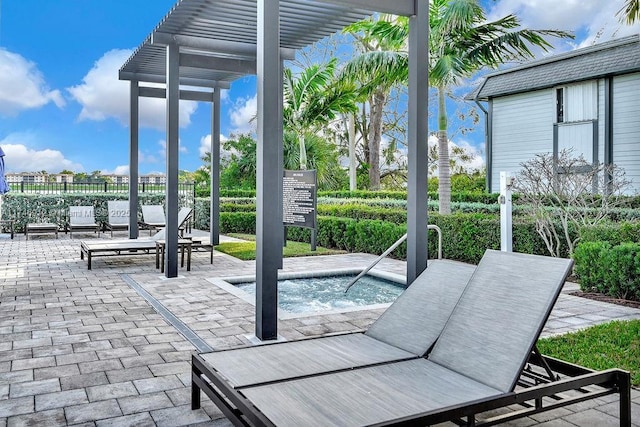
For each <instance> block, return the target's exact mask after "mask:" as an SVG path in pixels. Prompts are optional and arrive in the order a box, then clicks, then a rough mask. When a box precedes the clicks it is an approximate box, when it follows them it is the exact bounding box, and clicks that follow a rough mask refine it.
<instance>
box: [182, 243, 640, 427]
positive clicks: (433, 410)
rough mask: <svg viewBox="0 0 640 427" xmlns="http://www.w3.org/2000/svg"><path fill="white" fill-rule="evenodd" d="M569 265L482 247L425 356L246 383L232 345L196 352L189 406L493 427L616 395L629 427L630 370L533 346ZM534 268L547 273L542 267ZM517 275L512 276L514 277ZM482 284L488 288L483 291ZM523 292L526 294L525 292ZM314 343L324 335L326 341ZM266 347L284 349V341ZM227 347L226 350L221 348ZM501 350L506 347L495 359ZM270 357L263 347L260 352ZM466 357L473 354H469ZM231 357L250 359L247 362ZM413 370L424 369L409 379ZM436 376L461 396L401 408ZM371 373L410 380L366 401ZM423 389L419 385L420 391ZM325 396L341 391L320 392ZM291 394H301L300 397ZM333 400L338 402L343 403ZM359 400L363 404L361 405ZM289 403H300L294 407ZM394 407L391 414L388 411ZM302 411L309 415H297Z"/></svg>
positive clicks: (258, 418)
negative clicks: (206, 403) (590, 364)
mask: <svg viewBox="0 0 640 427" xmlns="http://www.w3.org/2000/svg"><path fill="white" fill-rule="evenodd" d="M571 264H572V263H571V262H570V261H569V260H560V259H548V260H546V259H544V257H540V256H536V255H523V254H511V253H510V254H506V253H502V252H499V251H487V253H485V256H483V259H482V260H481V261H480V264H479V265H478V267H477V268H476V270H475V272H474V273H473V276H472V278H471V279H470V280H469V283H468V284H467V286H466V289H465V291H464V293H463V294H462V297H460V299H459V300H458V302H457V304H456V305H455V308H454V309H453V311H452V312H451V314H450V316H449V317H448V320H447V322H446V325H445V326H444V329H443V330H442V332H441V333H440V335H439V337H438V339H437V341H436V343H435V345H434V346H433V347H432V349H431V350H430V351H429V352H428V353H425V354H421V355H415V356H414V357H412V356H411V355H409V356H408V357H407V358H406V360H401V361H398V360H389V361H382V362H380V363H369V364H367V363H363V364H360V365H351V366H344V365H340V366H338V367H337V368H336V369H332V368H331V367H329V368H328V369H325V370H323V371H318V372H313V371H304V370H300V371H294V372H295V374H294V375H293V376H292V375H286V376H282V375H280V376H268V375H267V376H260V375H256V376H254V380H253V382H251V383H250V382H248V381H246V380H243V378H246V373H247V371H246V368H245V367H243V366H242V364H239V363H238V362H237V361H236V360H233V358H234V357H236V358H237V357H242V356H241V355H239V356H236V355H234V354H233V351H234V350H235V349H230V350H224V351H222V352H221V353H223V354H222V355H220V356H217V354H219V352H213V353H210V355H209V354H202V355H199V354H195V355H193V357H192V402H191V403H192V408H193V409H198V408H199V407H200V404H201V401H200V399H201V392H202V391H204V392H205V394H206V395H207V396H208V397H209V398H211V400H212V401H213V402H214V403H215V404H216V405H217V406H218V408H219V409H220V410H221V411H222V412H223V413H224V414H225V415H226V416H227V417H228V418H229V420H231V421H232V422H233V423H234V424H235V425H245V426H246V425H253V426H272V425H275V423H276V422H279V421H277V420H280V421H282V422H285V423H286V422H289V423H291V424H292V425H294V423H303V422H305V421H309V422H313V420H315V419H314V418H312V417H313V415H314V414H315V415H317V416H319V417H322V421H321V422H326V423H332V422H338V420H341V419H342V418H336V417H340V416H347V417H348V416H349V414H352V413H353V415H354V419H353V420H351V424H354V423H364V424H367V425H369V424H371V425H420V426H422V425H432V424H437V423H441V422H445V421H453V422H454V423H456V424H459V425H467V426H479V425H495V424H498V423H502V422H506V421H510V420H513V419H517V418H522V417H526V416H529V415H533V414H536V413H539V412H544V411H548V410H551V409H555V408H559V407H562V406H567V405H571V404H574V403H578V402H582V401H585V400H589V399H593V398H597V397H601V396H606V395H609V394H614V393H618V394H619V395H620V399H619V402H620V425H621V426H630V425H631V377H630V374H629V373H628V372H626V371H623V370H620V369H610V370H606V371H601V372H596V371H593V370H590V369H587V368H584V367H581V366H578V365H574V364H570V363H567V362H563V361H560V360H557V359H553V358H550V357H545V356H542V355H541V354H540V352H539V351H538V350H537V348H536V346H535V342H536V341H537V338H538V337H539V335H540V333H541V332H542V328H543V326H544V324H545V323H546V321H547V320H548V318H549V315H550V313H551V310H552V308H553V305H554V303H555V301H556V299H557V297H558V295H559V294H560V291H561V288H562V284H563V283H564V280H565V279H566V276H567V275H568V273H569V272H570V270H571ZM509 265H514V266H515V265H517V268H515V270H514V269H513V268H511V267H509ZM541 269H544V273H543V272H542V270H541ZM428 271H429V270H428V269H427V270H426V272H428ZM516 271H517V273H516ZM533 271H540V272H541V274H540V275H537V276H534V275H531V272H533ZM496 278H497V280H496ZM514 279H515V280H518V281H517V282H514ZM494 283H495V286H493V284H494ZM489 284H491V285H492V287H488V286H487V285H489ZM534 284H539V287H537V286H536V287H533V286H532V285H534ZM410 289H412V288H411V287H410V288H409V290H410ZM525 289H526V290H527V292H524V293H523V291H524V290H525ZM529 290H531V291H529ZM436 298H437V297H436ZM529 301H530V302H531V306H530V310H529V311H527V312H523V315H522V316H517V317H518V319H520V320H521V321H522V323H521V324H520V323H519V324H518V325H517V327H516V325H512V326H511V327H510V328H509V333H508V335H507V336H508V338H505V337H503V335H500V334H498V335H495V333H496V332H497V331H503V330H505V328H504V324H503V323H502V322H501V321H500V319H503V320H504V319H505V316H507V315H512V314H513V313H514V310H515V309H516V308H517V307H522V304H523V303H525V302H529ZM394 304H395V303H394ZM486 304H488V305H489V306H490V307H492V308H493V310H495V314H493V313H494V312H493V311H491V312H490V313H491V314H487V313H482V312H480V311H478V310H479V309H480V310H481V307H485V305H486ZM514 304H515V305H514ZM410 311H411V310H409V312H410ZM385 313H386V312H385ZM470 313H471V314H472V315H473V313H478V315H477V317H476V318H474V319H473V321H474V325H477V326H473V327H471V328H469V321H468V316H469V314H470ZM383 316H384V314H383ZM370 329H371V328H370ZM492 333H493V334H494V335H491V334H492ZM460 337H463V338H460ZM315 339H317V340H322V339H323V337H318V338H315ZM505 339H509V340H510V341H505ZM467 340H469V341H468V342H467ZM269 345H274V346H278V345H283V346H285V345H287V343H274V344H269ZM291 345H294V344H293V343H291ZM525 346H526V347H525ZM307 347H309V346H307ZM311 347H315V346H311ZM227 351H229V352H231V353H228V354H224V353H225V352H227ZM243 351H244V350H243ZM291 351H292V350H291V349H289V354H291V355H294V353H292V352H291ZM500 352H510V353H505V355H507V354H508V356H507V357H504V358H500V357H499V356H500ZM272 353H274V352H271V351H270V350H269V351H264V352H259V353H258V354H272ZM277 353H278V352H275V353H274V354H277ZM241 354H242V353H241ZM414 354H415V353H414ZM469 357H472V358H473V360H469ZM495 357H498V360H500V362H501V363H503V365H500V369H496V372H493V371H492V370H491V367H492V366H495V362H494V360H496V359H494V358H495ZM229 360H232V364H231V365H229V362H226V361H229ZM238 360H244V361H245V362H247V361H246V360H245V359H238ZM256 360H259V359H256ZM245 365H246V363H245ZM249 366H253V365H249ZM496 367H497V366H496ZM448 373H450V375H449V374H448ZM415 374H422V375H421V376H419V377H416V376H414V375H415ZM442 374H446V375H449V377H448V378H449V380H450V381H453V383H452V384H454V385H452V386H451V387H454V388H455V387H463V388H462V389H461V390H463V391H464V392H463V393H462V394H461V395H459V397H458V398H456V397H455V396H453V395H452V390H454V389H453V388H449V389H447V388H446V387H445V388H444V389H442V392H443V395H442V396H441V397H438V398H437V399H434V400H429V398H428V395H427V394H422V395H419V396H420V397H416V398H415V399H407V405H406V406H405V405H404V404H403V400H404V399H403V397H402V393H403V392H402V390H403V389H407V390H412V391H413V392H416V391H420V390H424V391H425V393H435V394H433V396H438V394H437V393H439V390H441V389H440V388H433V387H442V386H443V385H444V383H443V384H441V385H440V386H434V385H431V388H429V384H431V383H430V382H429V378H437V379H439V380H440V382H441V383H442V382H443V381H446V380H445V379H444V378H443V377H435V376H434V377H429V375H438V376H440V375H442ZM377 375H381V376H382V378H386V377H385V376H387V377H389V378H391V377H390V376H391V375H398V378H399V381H402V378H404V380H407V379H408V378H409V376H411V377H412V381H410V382H409V383H407V384H404V383H399V382H396V383H395V386H394V387H390V388H389V392H393V393H396V394H394V395H393V396H391V395H389V398H385V395H384V394H375V393H374V394H373V396H372V398H371V399H368V397H367V396H368V393H367V392H366V391H365V390H364V389H363V388H362V386H358V385H355V384H356V383H354V382H353V381H363V384H369V385H370V386H374V387H377V386H380V387H383V382H384V380H381V381H382V382H380V383H376V382H375V378H376V376H377ZM446 375H445V377H446ZM419 378H422V380H421V379H419ZM423 381H427V383H423ZM352 384H353V386H351V385H352ZM374 384H375V385H374ZM435 384H438V383H437V382H435ZM422 385H424V386H426V387H425V388H422ZM316 387H317V389H316ZM340 387H346V388H344V389H343V388H340ZM347 390H348V391H347ZM316 391H317V393H316ZM331 392H338V393H341V394H339V396H335V395H329V394H327V393H331ZM350 392H355V393H358V394H357V395H356V396H351V395H349V394H348V393H350ZM269 393H275V394H274V397H273V398H272V397H270V396H271V395H270V394H269ZM300 393H302V394H300ZM323 393H324V394H323ZM398 393H400V394H398ZM298 396H304V398H300V399H298ZM325 396H327V398H326V399H325V398H324V397H325ZM329 396H331V397H329ZM452 396H453V397H452ZM461 396H467V397H464V398H463V397H461ZM340 397H342V398H345V399H342V400H341V399H340ZM347 398H350V399H347ZM358 398H363V399H365V400H364V401H358ZM421 399H424V400H421ZM292 400H293V401H295V402H297V403H296V404H292V403H293V401H292ZM331 401H333V404H335V405H336V408H335V409H336V412H334V411H330V410H327V409H330V408H327V407H326V406H324V405H327V404H331V403H328V402H331ZM383 401H386V404H385V405H383V406H381V411H380V412H376V413H377V414H380V417H377V416H369V415H370V414H369V413H368V412H367V411H368V410H372V409H373V408H374V407H375V405H376V402H378V403H382V402H383ZM276 402H277V403H276ZM323 402H324V403H323ZM394 402H395V403H394ZM437 402H442V403H437ZM447 402H448V403H447ZM360 403H362V404H360ZM423 404H424V406H422V405H423ZM280 405H283V406H280ZM352 405H353V406H352ZM395 405H398V406H397V407H396V406H395ZM513 405H518V406H519V408H513V407H511V408H508V409H506V410H504V411H498V412H499V414H498V415H496V412H489V411H495V410H496V409H500V408H505V407H509V406H513ZM393 408H397V409H398V410H397V411H394V410H392V409H393ZM405 408H406V409H405ZM306 410H310V411H311V412H302V411H306ZM288 411H291V412H288ZM313 411H315V413H314V412H313ZM358 411H360V412H358ZM331 414H336V415H331ZM478 416H480V417H478ZM476 418H479V419H476ZM294 420H295V421H294ZM356 420H359V421H356ZM338 423H339V422H338ZM316 424H318V422H316Z"/></svg>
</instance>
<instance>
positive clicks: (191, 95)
mask: <svg viewBox="0 0 640 427" xmlns="http://www.w3.org/2000/svg"><path fill="white" fill-rule="evenodd" d="M213 94H214V92H200V91H195V90H181V91H180V100H181V101H199V102H213ZM139 96H142V97H144V98H161V99H165V98H166V97H167V90H166V89H164V88H161V87H144V86H141V87H140V89H139Z"/></svg>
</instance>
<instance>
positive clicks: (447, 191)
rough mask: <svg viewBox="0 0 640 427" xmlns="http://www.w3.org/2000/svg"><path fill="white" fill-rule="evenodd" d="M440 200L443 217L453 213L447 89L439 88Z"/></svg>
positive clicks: (440, 210)
mask: <svg viewBox="0 0 640 427" xmlns="http://www.w3.org/2000/svg"><path fill="white" fill-rule="evenodd" d="M438 199H439V203H438V205H439V207H440V208H439V212H440V214H441V215H448V214H450V213H451V174H450V171H449V138H447V106H446V99H445V88H444V87H442V86H440V87H438Z"/></svg>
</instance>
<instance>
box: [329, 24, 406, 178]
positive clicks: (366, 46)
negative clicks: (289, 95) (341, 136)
mask: <svg viewBox="0 0 640 427" xmlns="http://www.w3.org/2000/svg"><path fill="white" fill-rule="evenodd" d="M394 19H396V18H395V17H394V16H392V15H381V16H380V18H379V21H373V20H365V21H360V22H356V23H354V24H352V25H350V26H348V27H347V28H345V30H344V31H345V32H346V33H349V34H351V35H353V36H354V38H355V39H356V42H357V48H358V49H359V50H360V51H361V55H359V56H357V57H355V58H354V59H353V60H351V61H349V62H348V63H347V64H346V65H345V67H344V68H343V70H342V73H341V76H340V78H341V79H342V80H347V81H354V82H357V83H358V85H359V88H358V89H359V101H360V102H363V103H366V104H368V110H369V126H368V127H367V129H366V130H365V131H366V133H367V135H363V136H364V137H365V138H364V141H365V144H367V146H366V147H365V150H364V151H365V153H366V161H367V164H368V166H369V188H370V189H371V190H379V189H380V143H381V141H382V134H383V130H384V123H383V115H384V108H385V105H386V103H387V100H388V98H389V93H390V91H391V90H392V88H393V87H394V86H395V85H397V84H399V83H402V82H404V81H406V79H407V67H406V48H405V47H406V36H402V37H388V35H386V34H379V33H378V32H377V31H376V29H377V26H378V23H379V22H392V21H393V20H394ZM365 109H366V108H365ZM365 109H363V110H365Z"/></svg>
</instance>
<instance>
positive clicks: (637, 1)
mask: <svg viewBox="0 0 640 427" xmlns="http://www.w3.org/2000/svg"><path fill="white" fill-rule="evenodd" d="M617 15H618V16H620V19H621V20H622V21H626V23H627V24H629V25H631V24H633V23H634V22H635V21H640V0H627V2H626V3H625V4H624V6H623V7H622V9H620V10H619V11H618V13H617Z"/></svg>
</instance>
